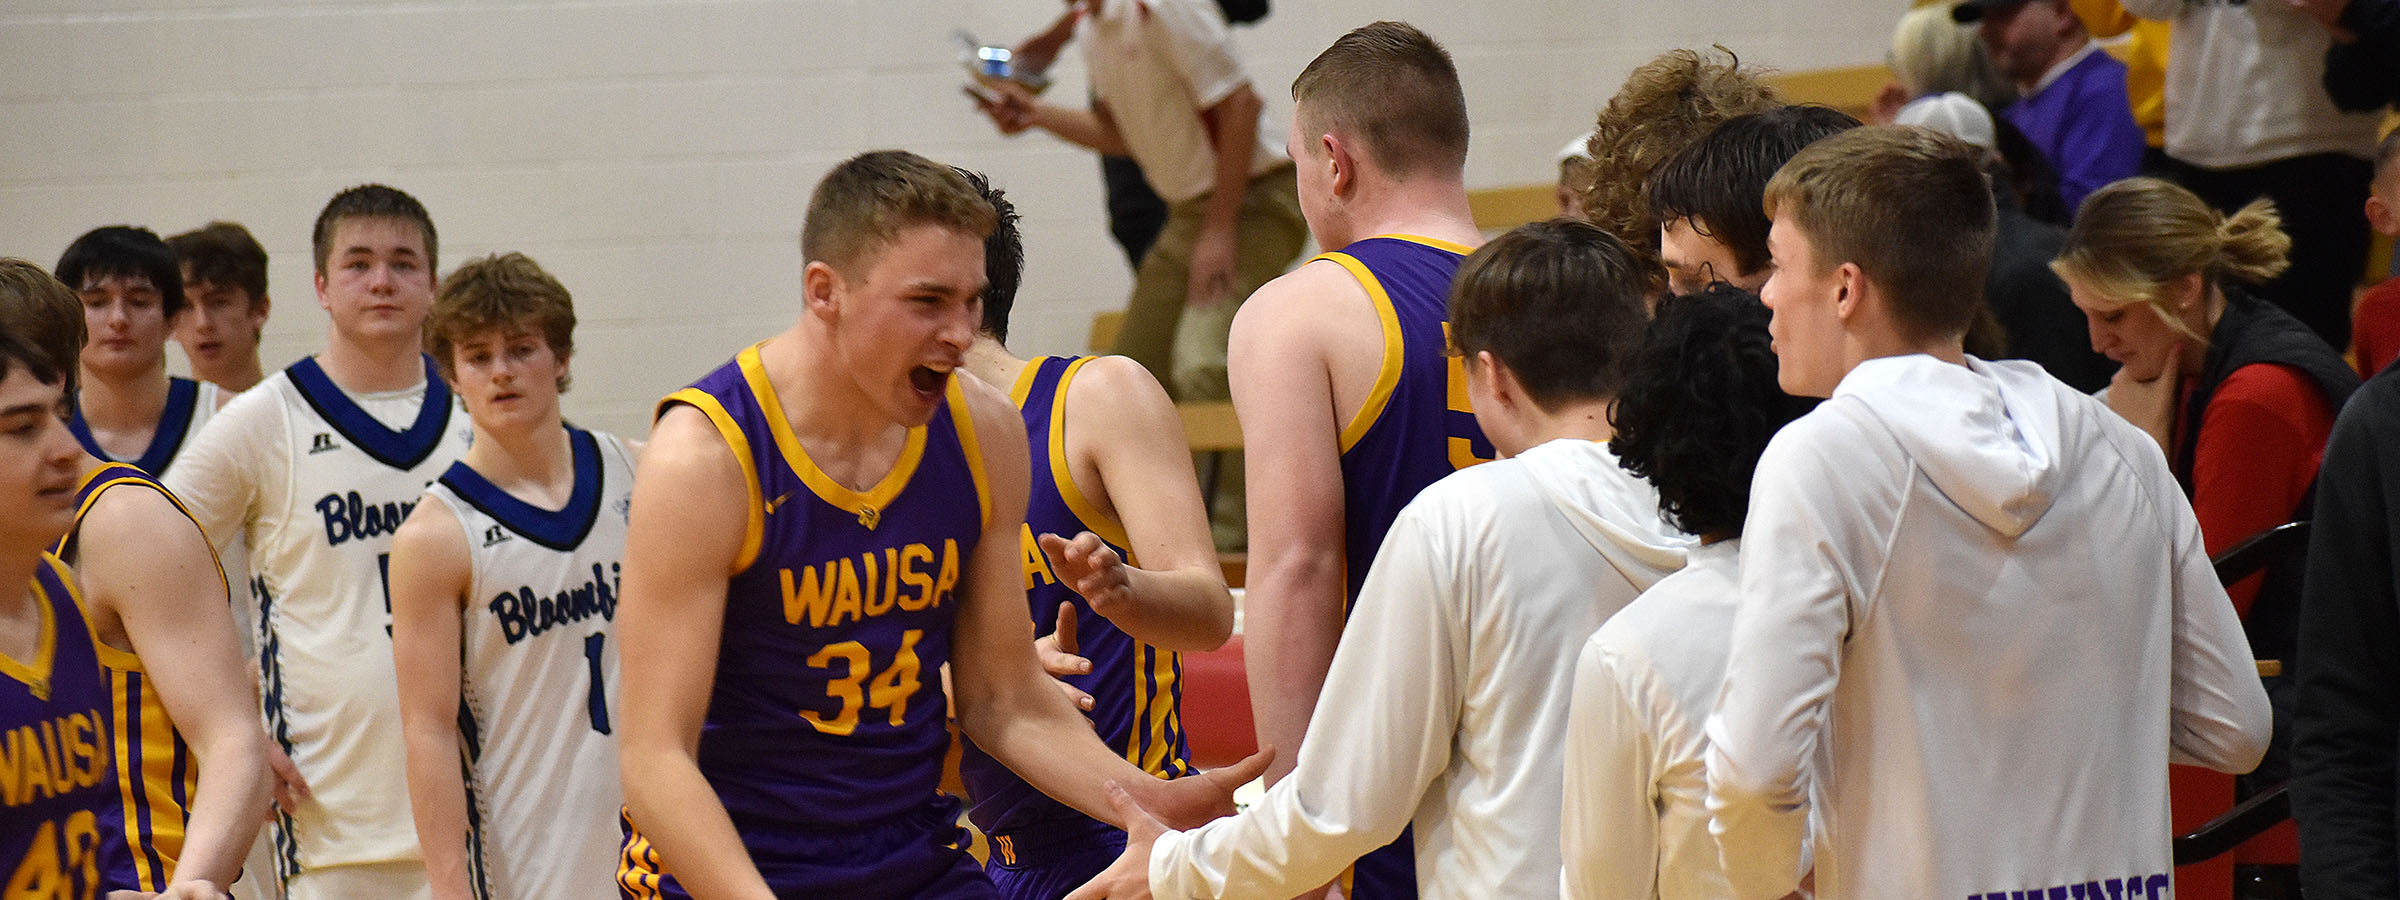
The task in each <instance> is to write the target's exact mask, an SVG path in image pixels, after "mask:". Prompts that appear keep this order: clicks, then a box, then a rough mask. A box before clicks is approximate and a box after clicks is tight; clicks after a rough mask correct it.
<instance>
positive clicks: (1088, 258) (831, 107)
mask: <svg viewBox="0 0 2400 900" xmlns="http://www.w3.org/2000/svg"><path fill="white" fill-rule="evenodd" d="M1901 6H1902V4H1900V3H1897V2H1894V0H1804V2H1799V3H1786V2H1775V0H1689V2H1681V3H1675V4H1666V3H1653V2H1636V0H1497V2H1487V3H1460V2H1457V0H1438V2H1437V0H1382V2H1367V0H1314V2H1302V0H1279V2H1277V3H1276V4H1275V10H1274V12H1273V14H1272V15H1270V16H1269V17H1268V18H1267V19H1266V20H1265V21H1263V22H1261V23H1259V24H1258V25H1256V26H1248V27H1242V28H1239V29H1237V30H1236V33H1237V35H1238V38H1237V40H1238V41H1239V43H1240V45H1241V48H1242V50H1243V51H1244V58H1245V61H1246V62H1247V64H1248V65H1249V67H1250V71H1251V73H1252V75H1253V76H1254V78H1255V79H1256V80H1257V83H1258V86H1259V93H1260V94H1261V95H1262V96H1264V97H1265V98H1266V99H1267V103H1268V115H1269V118H1270V120H1271V124H1270V126H1269V128H1270V131H1271V135H1270V139H1271V140H1278V141H1279V140H1281V138H1282V135H1283V132H1284V131H1285V125H1284V122H1285V121H1286V119H1287V117H1288V116H1289V114H1290V100H1289V93H1288V86H1289V85H1290V83H1291V79H1292V76H1293V75H1295V74H1297V73H1298V72H1299V70H1300V68H1301V66H1303V65H1305V64H1306V63H1307V62H1308V60H1309V59H1310V58H1311V57H1313V56H1314V55H1315V54H1316V52H1317V51H1318V50H1320V49H1322V48H1323V47H1324V46H1325V45H1326V44H1327V43H1329V42H1330V41H1331V40H1332V39H1333V38H1334V37H1336V36H1338V35H1340V34H1341V33H1342V32H1343V31H1345V30H1347V29H1349V28H1352V27H1355V26H1357V25H1360V24H1363V23H1365V22H1368V21H1371V20H1373V19H1377V18H1399V19H1405V20H1408V21H1411V22H1414V23H1416V24H1417V25H1418V26H1420V27H1423V28H1425V29H1426V30H1427V31H1429V32H1430V33H1432V34H1433V35H1434V36H1435V37H1436V38H1439V39H1441V40H1442V41H1443V42H1444V43H1446V44H1447V45H1448V46H1449V47H1450V49H1451V52H1452V53H1453V54H1454V55H1455V56H1456V57H1457V59H1458V63H1459V68H1460V70H1461V73H1462V75H1463V77H1464V79H1465V81H1466V88H1467V99H1468V106H1469V110H1470V112H1471V114H1472V116H1473V119H1474V126H1475V143H1474V150H1473V153H1472V155H1471V156H1470V157H1469V159H1468V180H1469V184H1470V186H1472V187H1487V186H1501V185H1513V184H1525V183H1533V182H1545V181H1548V180H1549V179H1550V178H1551V177H1552V176H1553V173H1554V172H1555V168H1554V164H1553V162H1552V157H1551V154H1552V153H1553V152H1554V151H1555V150H1556V149H1557V147H1558V146H1559V145H1560V144H1561V143H1563V142H1564V141H1565V140H1566V139H1567V138H1568V137H1569V136H1571V135H1573V134H1575V133H1577V132H1578V131H1579V130H1581V129H1583V128H1585V127H1587V126H1588V124H1589V121H1590V118H1591V116H1592V113H1593V111H1594V110H1595V109H1596V108H1597V106H1598V105H1599V104H1600V103H1601V102H1602V101H1604V100H1605V99H1606V98H1607V97H1608V95H1609V94H1610V93H1612V92H1613V91H1614V90H1615V89H1616V86H1617V84H1618V82H1619V81H1621V80H1622V79H1623V77H1624V75H1625V73H1626V72H1627V71H1628V70H1629V69H1631V68H1632V67H1633V66H1634V65H1636V64H1638V63H1640V62H1641V61H1643V60H1645V59H1647V58H1649V57H1650V56H1652V55H1654V54H1656V53H1658V52H1661V51H1664V50H1667V49H1670V48H1673V47H1679V46H1704V45H1707V44H1710V43H1722V44H1725V45H1726V46H1728V47H1732V48H1734V49H1735V50H1736V51H1738V52H1740V53H1742V54H1743V57H1744V59H1745V60H1746V61H1751V62H1755V63H1758V64H1762V65H1767V66H1773V67H1779V68H1785V69H1806V68H1814V67H1819V66H1834V65H1853V64H1859V63H1866V62H1873V61H1875V60H1877V59H1880V58H1881V56H1882V53H1883V50H1882V48H1883V47H1884V44H1885V37H1886V35H1887V34H1888V32H1889V28H1890V25H1891V23H1892V22H1893V21H1894V20H1895V19H1896V18H1897V15H1898V13H1899V9H1900V7H1901ZM1058 9H1059V4H1058V3H1056V2H1051V0H1008V2H1002V0H890V2H869V0H781V2H762V0H397V2H367V0H7V2H5V3H0V255H10V256H23V257H27V258H30V259H33V260H35V261H37V262H40V263H42V264H43V265H44V266H45V267H46V266H49V265H51V264H53V263H55V262H56V260H57V258H58V254H59V252H60V251H61V250H62V249H64V248H65V246H66V244H67V242H68V241H71V240H73V239H74V238H75V236H76V235H78V234H81V233H83V232H84V231H86V230H88V229H90V228H93V227H96V226H99V225H106V224H116V223H130V224H137V225H144V226H148V227H150V228H152V229H154V230H156V231H158V232H159V233H160V234H161V235H166V234H172V233H175V232H179V231H184V230H187V229H190V228H194V227H197V226H199V225H200V224H202V223H203V222H205V221H207V220H209V219H213V218H224V219H232V220H235V221H239V222H242V223H243V224H245V225H247V226H249V227H250V229H251V230H252V231H253V232H254V233H256V234H257V235H258V237H259V239H260V240H261V241H262V242H263V243H265V244H266V246H267V250H268V252H269V254H270V255H271V258H272V268H271V270H270V292H271V293H272V295H273V297H274V299H275V301H276V307H275V314H274V318H273V319H272V320H271V321H270V323H269V325H268V328H267V339H266V346H265V348H264V356H265V358H266V361H267V363H268V364H269V365H270V366H274V365H280V364H282V363H283V362H286V361H289V360H290V359H293V358H296V357H297V356H299V355H301V354H304V353H307V352H309V351H311V350H312V349H314V348H315V347H317V346H318V344H319V343H320V342H321V341H322V340H323V334H324V328H325V322H324V316H323V313H322V312H320V311H319V310H318V309H317V308H316V301H315V295H314V293H313V291H312V289H311V281H310V271H311V269H310V263H309V227H310V224H311V222H312V221H313V219H314V217H315V215H316V212H317V210H318V209H319V208H320V207H321V206H322V205H323V204H324V202H325V200H326V198H328V197H330V196H331V195H332V194H333V193H334V192H335V191H336V190H339V189H341V188H343V187H346V186H349V185H353V184H357V183H361V182H365V181H382V182H386V183H390V184H393V185H396V186H398V187H401V188H403V189H405V190H407V191H409V192H410V193H413V194H415V195H416V196H417V197H418V198H419V199H421V200H423V201H424V202H425V204H426V206H427V207H428V208H429V209H431V211H432V213H433V215H434V220H435V222H436V224H437V225H438V227H439V229H440V232H441V258H442V263H443V268H444V271H447V270H448V268H449V267H451V266H454V265H456V264H457V263H458V262H459V261H461V260H465V259H467V258H469V257H471V256H476V255H481V254H485V253H491V252H496V251H501V250H520V251H524V252H526V253H528V254H530V255H531V256H533V257H534V258H535V259H537V260H539V261H540V262H541V263H542V264H543V265H544V266H545V267H547V268H549V269H550V270H551V271H552V272H553V273H555V274H556V275H557V276H558V277H559V278H560V280H561V281H563V282H565V283H566V285H567V287H568V288H569V289H570V290H571V291H573V292H574V294H575V297H576V301H577V306H578V308H579V313H580V316H581V320H582V328H581V329H580V330H579V333H578V335H577V343H578V344H579V348H578V349H579V352H578V353H577V355H576V360H575V363H576V365H575V374H576V380H575V390H574V391H573V392H572V393H570V394H569V395H568V397H567V401H566V405H567V413H568V415H569V416H570V417H571V418H574V419H576V420H578V421H579V422H582V423H584V424H586V425H589V426H594V427H602V428H608V429H613V430H618V431H621V432H625V433H630V434H639V433H642V432H643V431H645V430H646V422H647V417H648V409H649V406H650V404H651V403H652V402H653V401H654V400H655V399H656V398H658V397H659V396H661V395H662V394H664V393H666V392H667V391H669V390H672V389H673V388H675V387H678V386H680V385H682V384H683V383H685V382H686V381H688V380H690V379H691V378H693V377H695V376H697V375H699V374H700V373H701V372H703V371H705V370H706V369H707V368H708V367H710V366H711V365H714V364H715V363H717V362H719V361H720V360H722V359H723V358H724V357H725V356H727V355H728V354H730V353H731V352H732V351H733V350H735V349H737V348H739V347H740V346H742V345H743V344H745V343H747V342H750V341H753V340H756V339H758V338H760V337H764V336H766V335H768V334H770V333H772V332H774V331H775V330H777V329H779V328H781V327H783V326H784V325H786V324H788V322H789V321H790V320H791V318H792V317H793V316H794V315H795V314H796V309H797V304H796V302H795V298H796V294H797V287H796V283H795V278H796V275H797V273H798V271H799V267H800V263H799V252H798V241H797V235H798V233H799V226H800V218H801V214H802V211H803V209H804V207H805V205H806V202H807V197H808V193H809V190H810V188H811V187H812V186H813V185H814V183H815V181H816V179H817V178H818V177H819V176H820V175H822V174H823V173H824V171H825V170H826V169H827V168H828V167H829V166H831V165H832V164H834V163H835V162H837V161H839V160H841V159H843V158H844V157H846V156H849V155H851V154H853V153H856V152H859V151H862V150H868V149H874V148H878V147H894V146H897V147H906V148H909V149H912V150H916V151H918V152H921V153H924V154H927V155H929V156H932V157H934V158H936V159H940V160H943V161H946V162H952V163H956V164H959V165H964V166H968V167H972V168H979V169H982V170H984V171H986V172H988V173H990V174H991V175H992V177H993V178H994V180H995V181H996V182H997V183H999V184H1000V185H1001V186H1003V187H1005V188H1007V189H1008V190H1009V192H1010V194H1011V195H1012V196H1013V197H1014V198H1015V200H1016V202H1017V204H1018V206H1019V207H1020V209H1022V210H1023V213H1024V216H1025V224H1024V228H1025V235H1026V250H1027V255H1028V257H1029V263H1028V271H1027V275H1026V288H1025V291H1024V294H1023V296H1022V297H1021V298H1020V300H1019V305H1018V313H1017V316H1016V319H1017V321H1016V323H1015V333H1016V338H1015V340H1014V341H1013V342H1012V343H1014V344H1015V345H1016V347H1017V349H1019V350H1021V351H1026V352H1033V353H1040V352H1069V351H1077V350H1080V349H1082V344H1083V338H1084V332H1085V328H1086V326H1087V323H1088V322H1089V319H1090V317H1091V314H1092V313H1094V312H1096V311H1099V310H1102V309H1108V308H1113V307H1115V306H1116V305H1118V304H1119V303H1120V302H1121V301H1122V298H1123V293H1124V291H1125V290H1126V287H1127V285H1128V284H1129V283H1130V280H1131V279H1130V277H1129V274H1128V272H1127V271H1126V267H1125V265H1124V258H1123V256H1122V255H1121V254H1120V253H1119V251H1118V250H1117V248H1116V246H1115V245H1114V244H1113V243H1111V242H1110V240H1109V238H1108V235H1107V231H1106V228H1105V220H1104V218H1103V215H1102V210H1101V203H1100V189H1099V177H1098V171H1097V166H1096V164H1095V163H1094V162H1093V160H1092V158H1091V157H1090V156H1089V155H1088V154H1086V153H1084V152H1083V151H1081V150H1079V149H1076V148H1073V147H1070V146H1068V145H1066V144H1064V143H1062V142H1060V141H1058V140H1056V139H1053V138H1050V137H1049V136H1047V135H1043V134H1028V135H1024V136H1020V137H1017V138H1013V139H1011V138H1002V137H1000V136H999V135H997V134H996V133H995V132H994V131H993V130H992V129H991V128H990V126H989V124H988V123H987V122H986V121H985V120H983V119H982V117H980V116H979V115H976V114H975V113H974V112H973V110H972V108H971V107H970V105H969V104H968V101H967V100H966V98H964V97H963V96H962V95H961V94H960V93H959V90H958V87H959V84H960V83H961V81H962V76H961V71H960V69H959V68H958V66H957V64H956V63H955V61H954V58H953V46H952V42H951V40H950V37H949V34H950V31H951V29H953V28H957V27H964V28H967V29H969V30H972V31H974V32H975V33H976V34H978V35H979V36H982V37H983V38H985V39H986V40H989V41H993V42H1001V43H1011V42H1014V41H1015V40H1016V39H1017V38H1019V37H1021V36H1023V35H1025V34H1028V33H1030V32H1032V31H1033V30H1035V29H1036V28H1037V27H1039V26H1040V25H1042V24H1043V23H1045V22H1047V21H1048V19H1049V17H1051V16H1053V15H1055V14H1056V12H1057V11H1058ZM1055 74H1057V75H1058V76H1059V82H1060V83H1059V84H1058V86H1057V87H1056V88H1054V93H1053V95H1052V96H1054V97H1058V98H1074V97H1079V96H1081V95H1082V93H1083V89H1084V88H1083V85H1084V80H1083V77H1082V72H1081V60H1080V58H1079V57H1077V56H1075V55H1074V54H1072V53H1070V54H1069V56H1068V58H1067V59H1066V60H1065V61H1064V62H1063V63H1062V65H1061V66H1060V67H1059V69H1058V70H1057V72H1056V73H1055ZM170 353H171V355H175V354H174V352H173V351H170ZM171 365H172V366H174V367H176V369H177V370H178V371H181V367H182V363H181V361H180V359H176V360H175V361H174V362H172V363H171Z"/></svg>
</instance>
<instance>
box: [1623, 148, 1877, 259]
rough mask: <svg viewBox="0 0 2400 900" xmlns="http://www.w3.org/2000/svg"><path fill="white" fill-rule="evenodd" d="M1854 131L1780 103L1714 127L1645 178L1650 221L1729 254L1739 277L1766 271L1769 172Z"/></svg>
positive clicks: (1773, 171)
mask: <svg viewBox="0 0 2400 900" xmlns="http://www.w3.org/2000/svg"><path fill="white" fill-rule="evenodd" d="M1857 127H1858V120H1857V119H1855V118H1851V116H1850V114H1849V113H1845V112H1842V111H1840V110H1837V109H1833V108H1830V107H1824V106H1813V105H1799V106H1778V107H1775V108H1774V109H1770V110H1767V111H1766V112H1755V113H1748V114H1745V115H1739V116H1735V117H1733V118H1730V119H1727V120H1725V121H1724V122H1722V123H1719V124H1718V125H1717V127H1715V128H1713V129H1710V130H1709V132H1708V133H1707V134H1705V135H1702V136H1701V138H1700V140H1699V141H1698V142H1695V143H1693V144H1692V145H1691V146H1689V147H1685V148H1684V149H1683V150H1682V151H1681V152H1678V153H1676V154H1675V155H1674V156H1672V157H1669V158H1668V159H1667V161H1666V162H1664V163H1662V164H1660V165H1659V167H1658V169H1657V170H1655V171H1653V172H1651V173H1650V183H1649V184H1648V185H1647V187H1648V193H1649V200H1650V216H1651V218H1653V219H1656V220H1657V221H1658V222H1660V223H1661V224H1664V223H1668V222H1673V221H1675V220H1676V219H1682V218H1690V219H1693V220H1695V221H1694V222H1693V224H1692V228H1693V230H1695V231H1698V232H1700V233H1701V234H1704V235H1707V236H1709V237H1712V238H1715V239H1716V240H1717V242H1718V243H1721V244H1724V245H1725V248H1726V249H1728V250H1731V251H1733V261H1734V264H1735V265H1737V266H1740V267H1741V271H1739V272H1719V273H1717V274H1718V276H1720V277H1722V278H1731V277H1734V276H1738V275H1748V274H1750V273H1752V272H1758V271H1761V270H1764V269H1765V268H1766V267H1767V226H1768V224H1769V223H1768V222H1767V213H1766V210H1765V207H1764V205H1763V204H1762V203H1761V202H1760V200H1761V198H1763V197H1765V196H1766V193H1767V181H1768V179H1771V178H1774V177H1775V170H1777V169H1781V168H1783V164H1784V163H1786V162H1790V161H1791V158H1792V156H1793V154H1796V153H1799V152H1800V149H1801V148H1803V147H1806V146H1808V145H1810V144H1813V143H1816V142H1817V141H1819V140H1822V139H1824V138H1827V137H1830V136H1832V135H1835V134H1839V133H1841V132H1844V131H1848V130H1850V129H1852V128H1857Z"/></svg>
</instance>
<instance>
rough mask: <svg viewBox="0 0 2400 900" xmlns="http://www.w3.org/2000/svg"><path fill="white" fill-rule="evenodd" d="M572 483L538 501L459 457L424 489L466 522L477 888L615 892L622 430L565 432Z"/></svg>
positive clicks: (465, 731) (468, 713)
mask: <svg viewBox="0 0 2400 900" xmlns="http://www.w3.org/2000/svg"><path fill="white" fill-rule="evenodd" d="M567 432H568V435H569V442H570V444H571V446H572V447H573V448H574V459H575V489H574V492H573V494H572V495H571V496H570V497H569V498H568V499H567V503H566V506H565V507H564V508H562V509H559V510H556V511H552V510H545V509H540V508H537V507H534V506H532V505H530V504H528V503H525V502H524V501H522V500H519V499H517V498H515V497H512V496H510V495H509V494H508V493H507V492H505V491H502V490H500V489H499V488H497V487H495V486H493V485H492V483H491V482H489V481H486V480H484V478H483V476H482V475H480V474H478V473H476V472H475V470H473V469H470V468H467V465H466V464H465V463H459V464H457V465H454V466H452V467H450V470H449V472H447V473H445V474H444V475H443V476H442V477H441V480H440V481H437V482H435V483H434V485H433V486H432V487H430V488H427V489H426V491H425V496H426V497H427V498H428V499H431V500H433V501H435V502H439V503H441V504H443V505H445V506H448V507H449V508H450V511H451V513H452V514H454V515H456V516H457V517H458V522H459V525H460V526H461V527H462V529H463V530H464V531H465V533H466V538H467V553H468V557H469V560H470V562H471V565H472V571H473V574H472V576H471V577H470V579H469V588H468V590H469V593H468V594H467V603H466V609H465V610H464V622H463V626H462V630H461V633H460V651H461V658H460V663H461V667H462V671H461V672H460V685H459V688H460V691H459V697H460V703H461V705H462V706H463V708H462V709H461V710H460V718H459V731H460V745H461V747H462V749H463V750H464V752H465V754H466V757H467V758H466V760H465V762H466V775H467V794H468V796H467V821H468V825H469V837H468V851H469V866H470V867H471V868H470V875H471V877H472V879H473V882H474V884H475V887H476V891H477V895H478V896H480V897H483V898H487V900H488V898H521V897H522V898H530V897H613V896H615V895H616V891H617V888H616V874H617V845H618V839H619V831H618V825H617V809H618V807H619V806H620V805H621V804H622V803H623V802H624V794H623V792H622V791H621V790H620V789H619V787H618V783H617V745H616V739H615V738H613V737H611V736H610V735H611V734H613V732H614V730H615V726H614V724H613V723H612V722H611V721H610V716H611V714H612V713H613V712H614V711H615V710H616V697H617V645H616V640H615V636H614V635H613V634H612V632H613V630H614V628H615V626H614V625H613V624H611V623H612V620H614V619H615V618H616V614H617V586H618V581H617V575H618V565H619V563H620V562H621V561H622V560H623V559H624V558H625V520H626V515H627V512H628V510H630V509H631V508H632V504H633V461H632V457H631V455H630V454H628V453H627V451H626V449H625V445H624V443H623V442H621V441H619V440H618V439H617V438H616V437H614V436H612V435H606V434H593V433H591V432H587V431H581V430H577V429H575V428H572V427H570V428H568V429H567Z"/></svg>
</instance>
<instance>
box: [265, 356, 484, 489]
mask: <svg viewBox="0 0 2400 900" xmlns="http://www.w3.org/2000/svg"><path fill="white" fill-rule="evenodd" d="M423 359H424V361H425V405H424V407H422V408H420V409H418V410H417V420H416V421H415V422H413V423H411V424H410V425H409V426H408V430H407V431H393V430H392V429H390V428H386V427H384V425H383V423H382V422H379V421H376V419H375V417H374V416H371V415H368V414H367V411H366V410H363V409H360V408H358V403H357V402H355V401H353V400H351V399H350V395H349V394H347V393H344V392H343V391H342V389H341V388H340V387H339V386H337V385H335V384H334V383H333V379H331V378H327V377H325V370H324V369H322V368H319V367H318V366H317V359H316V357H313V356H308V357H302V358H301V359H300V361H299V362H296V363H293V364H292V365H291V367H290V368H287V369H285V370H284V373H285V374H287V375H289V376H291V379H292V387H293V388H294V389H296V390H298V391H299V393H300V399H302V400H306V401H308V406H309V408H310V409H314V410H316V411H317V416H318V417H320V418H322V419H324V420H325V422H326V424H329V425H332V426H333V430H335V431H338V432H341V434H342V436H343V437H346V438H349V439H350V443H352V444H355V445H357V446H358V449H359V450H361V451H363V452H365V453H366V454H367V455H368V456H371V457H374V459H375V461H376V462H379V463H382V464H384V465H387V466H390V467H392V468H395V469H401V470H404V471H405V470H408V469H414V468H416V467H417V464H418V463H422V462H424V461H425V458H426V457H428V456H432V455H433V451H435V450H436V449H439V448H440V447H441V446H442V432H443V430H444V429H447V428H448V427H449V426H450V386H449V385H448V384H445V383H443V382H442V376H441V373H439V372H435V371H434V369H433V357H430V356H425V357H423Z"/></svg>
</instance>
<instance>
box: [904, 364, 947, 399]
mask: <svg viewBox="0 0 2400 900" xmlns="http://www.w3.org/2000/svg"><path fill="white" fill-rule="evenodd" d="M949 380H950V373H948V372H942V371H937V370H935V369H933V368H931V367H928V366H918V367H916V368H914V369H910V370H908V386H909V387H913V388H916V389H917V393H918V394H919V395H922V396H924V397H925V398H926V399H932V398H934V397H938V396H941V393H942V387H943V385H944V384H946V383H947V382H948V381H949Z"/></svg>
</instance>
